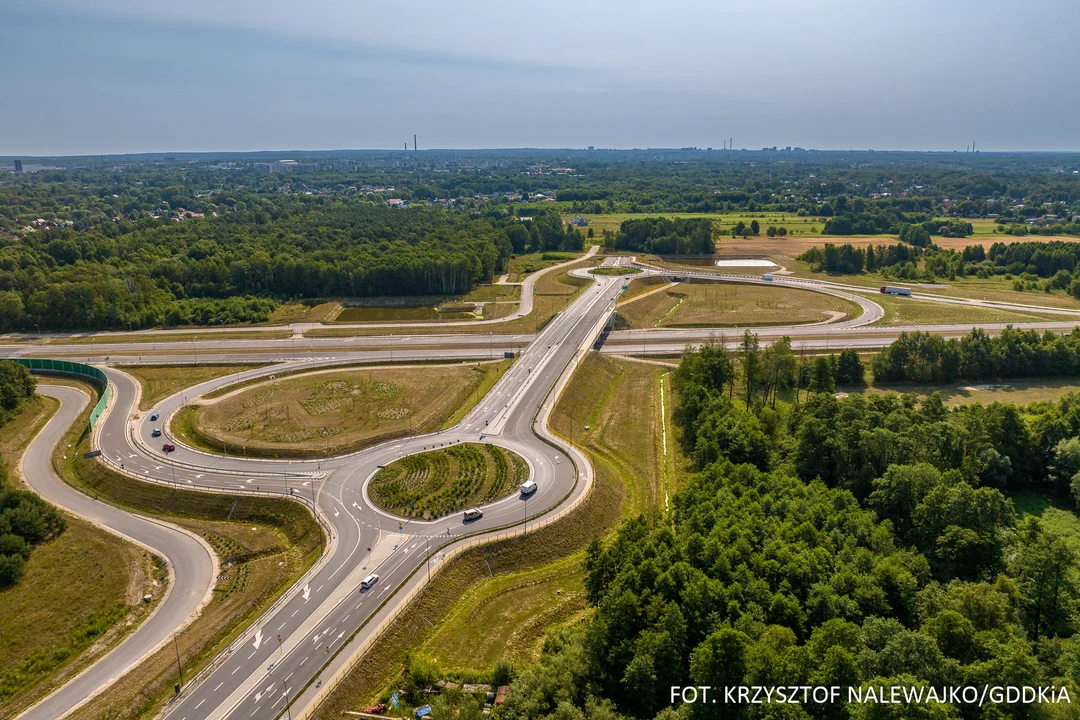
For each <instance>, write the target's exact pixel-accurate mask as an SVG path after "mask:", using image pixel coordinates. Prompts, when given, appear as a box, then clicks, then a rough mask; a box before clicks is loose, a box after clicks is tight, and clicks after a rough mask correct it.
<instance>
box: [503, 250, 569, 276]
mask: <svg viewBox="0 0 1080 720" xmlns="http://www.w3.org/2000/svg"><path fill="white" fill-rule="evenodd" d="M580 255H581V254H580V253H563V252H549V253H526V254H525V255H518V256H516V257H514V258H513V259H511V260H510V262H509V263H507V266H506V275H507V281H508V282H521V281H522V280H524V279H525V278H526V276H528V275H531V274H532V273H534V272H538V271H540V270H544V269H546V268H549V267H551V266H552V265H558V264H560V263H564V262H568V261H570V260H573V259H574V258H576V257H580ZM545 258H546V259H545Z"/></svg>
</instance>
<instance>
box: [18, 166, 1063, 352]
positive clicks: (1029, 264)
mask: <svg viewBox="0 0 1080 720" xmlns="http://www.w3.org/2000/svg"><path fill="white" fill-rule="evenodd" d="M280 159H281V158H279V157H276V156H275V155H274V154H271V153H253V154H242V153H240V154H237V153H233V154H228V153H222V154H214V155H206V154H176V155H146V156H112V157H108V156H107V157H100V158H89V157H83V158H50V159H47V161H43V162H44V165H45V166H46V167H45V169H42V170H40V171H37V172H25V173H14V172H10V173H9V172H5V173H3V174H2V175H0V331H10V330H15V329H19V330H97V329H136V328H143V327H152V326H178V325H222V324H231V323H255V322H263V321H266V320H267V319H268V318H269V317H270V314H271V313H272V312H273V310H274V309H275V307H277V305H279V304H280V303H282V302H285V301H290V300H295V299H314V298H329V297H363V296H373V295H381V294H392V295H401V294H412V295H456V294H463V293H466V292H468V291H469V289H470V288H472V287H473V285H474V284H476V283H478V282H485V281H487V280H488V279H490V278H491V277H492V276H493V275H494V274H495V273H498V272H500V271H501V270H502V269H503V268H504V266H505V263H506V261H507V260H508V259H509V258H510V257H511V256H512V255H514V254H521V253H527V252H537V251H574V250H578V249H580V248H582V247H583V246H584V244H585V243H586V242H587V240H586V238H585V237H583V236H582V233H581V232H579V231H577V230H576V229H575V228H573V226H568V225H567V224H566V223H565V221H566V219H567V218H568V217H569V216H570V215H571V214H572V213H600V214H604V213H630V214H637V215H640V216H641V217H640V218H631V219H629V220H627V221H626V222H625V223H624V225H623V227H622V228H620V232H618V233H616V234H615V235H613V236H612V237H610V238H605V243H606V244H607V245H609V246H614V247H617V248H621V249H627V250H631V251H651V252H662V253H664V254H668V253H707V252H709V251H710V250H711V247H710V243H709V242H708V238H709V235H711V232H710V229H709V228H708V227H707V223H708V220H707V219H706V220H686V219H680V220H674V221H672V220H666V219H660V218H658V217H657V216H658V215H659V214H661V213H673V212H739V213H768V212H784V213H791V214H794V215H801V216H812V217H815V218H818V217H824V218H826V220H825V232H826V233H829V234H833V235H836V236H838V237H842V236H844V235H846V234H852V233H860V234H864V233H865V234H891V235H896V236H897V237H899V239H900V241H901V243H900V245H899V246H894V249H890V250H886V251H884V252H881V251H880V250H881V248H875V249H874V250H867V251H865V255H863V256H862V258H861V266H860V263H859V261H860V257H859V252H847V251H845V250H844V246H843V245H839V246H837V250H836V251H835V252H836V253H840V254H839V255H834V254H833V252H834V251H829V255H828V256H826V255H825V254H824V253H823V254H822V255H821V256H820V257H817V258H814V259H813V260H812V261H813V262H814V263H815V264H816V265H817V266H818V267H820V268H822V269H825V270H826V271H827V272H859V271H861V270H862V269H866V270H869V271H875V270H876V269H880V271H881V272H882V273H884V274H886V275H888V276H889V277H895V278H897V279H927V278H936V277H956V276H962V275H970V274H978V275H980V276H984V277H987V276H990V275H997V274H1011V275H1013V276H1015V279H1014V284H1016V285H1017V286H1018V287H1019V289H1045V288H1046V287H1050V286H1051V284H1052V287H1053V288H1061V289H1068V290H1069V291H1070V292H1073V293H1074V294H1077V295H1078V296H1080V278H1078V279H1077V280H1074V279H1073V275H1080V273H1077V262H1076V257H1077V253H1076V252H1074V251H1073V250H1072V249H1070V248H1067V247H1065V246H1064V244H1063V243H1060V242H1059V241H1055V242H1052V243H1048V244H1047V247H1046V248H1042V249H1041V250H1040V249H1038V248H1035V247H1027V246H1033V245H1034V244H1032V243H1020V244H1019V245H1020V246H1021V247H1019V248H1018V247H1017V246H1016V245H1014V246H1010V249H1009V250H1008V251H1003V250H1002V251H999V250H997V249H996V248H995V249H993V250H992V251H991V253H990V254H989V256H986V255H985V254H984V255H983V256H982V257H978V258H977V257H974V256H969V254H968V251H967V250H965V251H964V253H956V252H954V251H941V250H939V249H937V248H935V247H934V246H933V244H932V242H931V237H937V236H942V235H945V236H952V237H965V236H968V235H970V234H971V232H972V224H971V222H970V219H972V218H992V219H996V222H997V223H998V230H999V232H1001V233H1002V234H1011V235H1022V234H1027V233H1053V234H1069V233H1080V225H1078V220H1080V175H1078V174H1076V171H1080V167H1076V159H1075V157H1074V156H1071V155H1062V154H1053V153H1046V154H1017V153H1014V154H1007V153H1003V154H991V153H987V154H982V153H969V154H964V155H960V154H951V153H873V152H818V151H804V150H801V149H799V148H795V149H783V150H777V149H775V148H771V149H769V148H766V149H763V150H760V151H742V150H740V151H730V150H725V151H716V150H711V149H699V148H685V149H675V150H657V151H652V150H642V151H614V150H612V151H578V150H563V151H555V150H552V151H543V150H502V151H430V152H420V153H410V154H405V155H403V154H401V153H394V152H390V151H370V152H360V151H356V152H349V151H345V152H340V153H300V154H298V155H297V156H296V158H295V159H296V160H297V163H296V165H295V167H296V168H297V169H296V170H295V171H290V172H280V171H279V169H280V167H279V166H280V163H279V161H280ZM290 167H292V166H290ZM739 223H741V225H738V224H737V225H736V228H735V232H736V233H741V234H749V235H752V234H759V233H765V234H768V233H771V232H774V229H773V226H772V225H769V227H768V229H766V228H764V227H763V226H762V224H761V222H759V220H757V219H751V218H747V221H746V222H744V221H743V220H740V221H739ZM766 224H767V223H766ZM784 230H785V228H781V229H780V230H775V232H776V233H778V234H779V233H782V231H784ZM591 232H592V229H591V228H590V229H588V230H586V231H585V233H586V234H588V233H591ZM609 241H610V242H609ZM1051 246H1052V247H1051ZM901 247H902V248H907V249H910V250H911V252H910V253H908V252H907V250H904V251H901V250H898V249H895V248H901ZM973 247H974V246H973ZM969 249H971V248H969ZM973 252H974V251H973ZM845 253H846V254H845ZM1048 255H1049V256H1050V257H1048Z"/></svg>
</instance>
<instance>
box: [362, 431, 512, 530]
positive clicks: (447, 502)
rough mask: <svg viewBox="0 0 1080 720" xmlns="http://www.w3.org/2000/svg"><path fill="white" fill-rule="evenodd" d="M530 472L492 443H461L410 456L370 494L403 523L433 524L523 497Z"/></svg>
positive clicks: (382, 475)
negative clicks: (522, 489)
mask: <svg viewBox="0 0 1080 720" xmlns="http://www.w3.org/2000/svg"><path fill="white" fill-rule="evenodd" d="M528 479H529V466H528V464H527V463H526V462H525V461H524V460H523V459H522V458H521V457H519V456H518V455H517V454H515V453H512V452H509V451H507V450H504V449H502V448H500V447H498V446H496V445H490V444H487V443H462V444H459V445H453V446H451V447H449V448H446V449H442V450H432V451H429V452H424V453H419V454H417V455H409V456H407V457H403V458H401V459H400V460H397V461H395V462H393V463H391V464H389V465H387V466H386V467H385V468H383V469H382V470H379V471H378V472H377V473H375V477H374V478H372V481H371V485H370V488H369V492H370V494H371V499H372V501H373V502H374V503H376V504H377V505H378V506H379V507H381V508H382V509H383V510H386V511H387V512H391V513H393V514H395V515H398V516H400V517H408V518H420V519H422V520H434V519H437V518H441V517H445V516H447V515H450V514H453V513H456V512H458V511H461V510H464V509H466V508H470V507H473V506H476V505H486V504H488V503H491V502H494V501H495V500H500V499H502V498H504V497H508V496H510V495H513V494H514V493H516V492H518V486H520V485H521V483H523V482H525V481H526V480H528Z"/></svg>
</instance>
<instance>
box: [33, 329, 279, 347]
mask: <svg viewBox="0 0 1080 720" xmlns="http://www.w3.org/2000/svg"><path fill="white" fill-rule="evenodd" d="M291 336H292V330H233V331H228V330H224V331H222V330H210V329H207V330H204V331H201V332H200V331H199V330H193V331H191V332H177V333H130V334H129V333H115V334H106V335H82V336H78V337H56V338H49V339H48V340H47V341H46V342H47V343H49V344H52V345H116V344H124V345H129V344H131V343H141V344H149V343H179V342H187V343H190V342H195V341H196V340H199V339H202V340H204V341H209V340H280V339H282V338H287V337H291Z"/></svg>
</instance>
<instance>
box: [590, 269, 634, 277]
mask: <svg viewBox="0 0 1080 720" xmlns="http://www.w3.org/2000/svg"><path fill="white" fill-rule="evenodd" d="M639 272H642V271H641V270H640V269H638V268H631V267H627V268H620V267H598V268H594V269H592V270H590V271H589V274H590V275H609V276H618V275H636V274H638V273H639Z"/></svg>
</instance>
